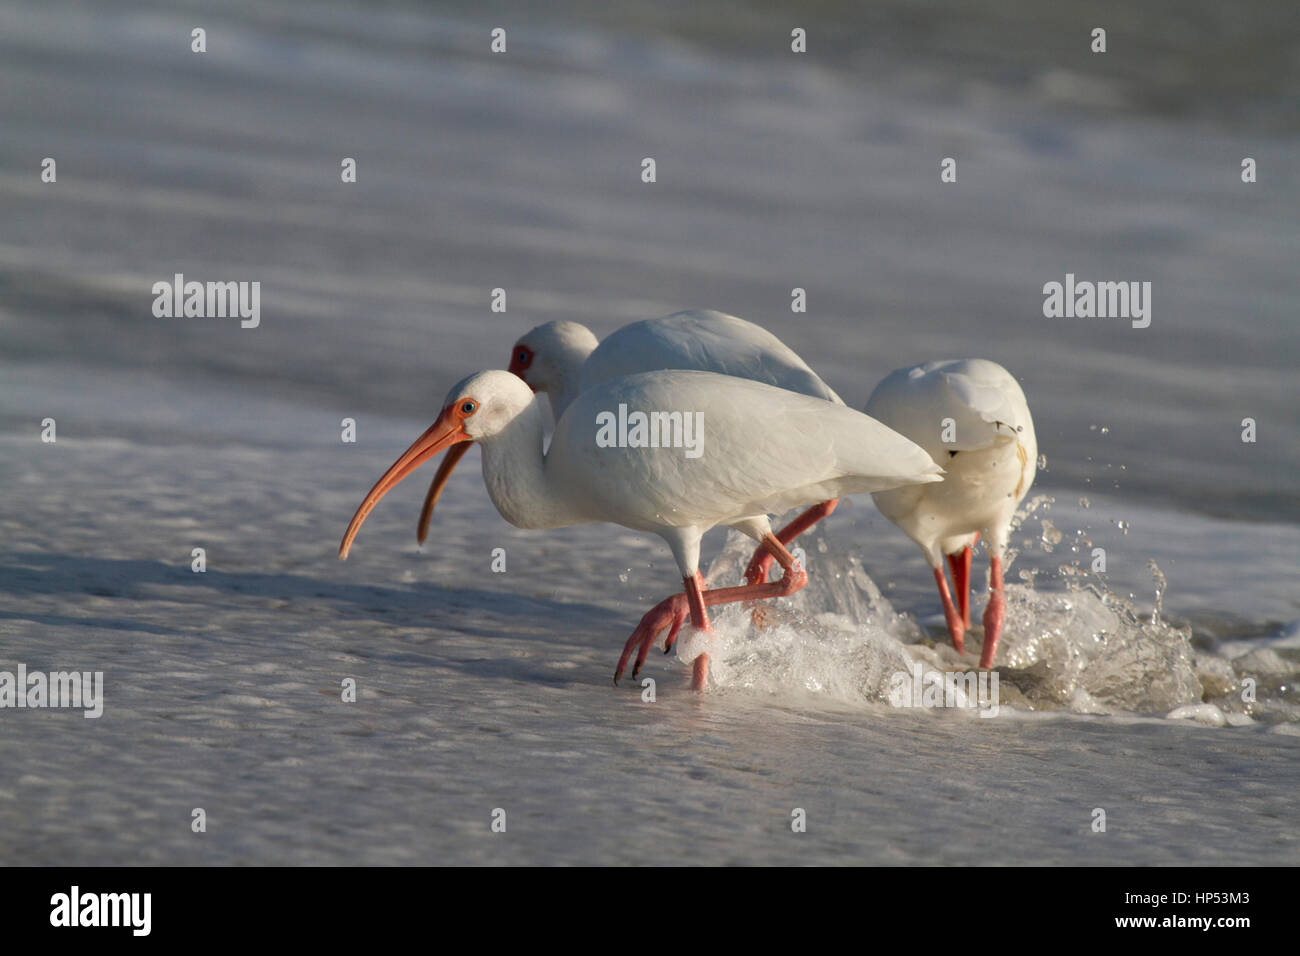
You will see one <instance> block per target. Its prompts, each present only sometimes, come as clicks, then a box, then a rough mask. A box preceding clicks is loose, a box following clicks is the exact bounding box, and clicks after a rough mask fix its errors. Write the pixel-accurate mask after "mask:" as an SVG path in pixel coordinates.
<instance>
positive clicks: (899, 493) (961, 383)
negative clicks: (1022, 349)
mask: <svg viewBox="0 0 1300 956" xmlns="http://www.w3.org/2000/svg"><path fill="white" fill-rule="evenodd" d="M866 412H867V414H868V415H871V416H872V417H873V418H876V419H878V420H879V421H881V422H883V423H884V424H886V425H888V426H890V427H891V428H893V429H895V430H896V431H898V432H900V433H901V434H903V435H905V436H907V437H908V438H910V439H911V440H912V441H914V442H916V443H917V444H918V445H920V446H921V447H922V448H924V449H925V450H926V452H928V453H929V455H930V456H931V458H933V459H934V461H935V462H936V463H938V464H939V465H941V466H942V467H943V468H944V470H945V472H946V474H945V476H944V481H943V482H942V483H941V484H931V485H912V486H910V487H906V488H897V489H893V490H887V491H882V492H878V493H876V494H874V495H873V496H872V497H873V499H874V500H875V502H876V506H877V507H878V508H879V509H880V511H881V513H882V514H883V515H884V516H885V517H886V518H888V519H889V520H890V521H892V522H894V524H896V525H898V526H899V527H900V528H902V530H903V531H904V532H906V533H907V535H908V536H909V537H911V538H912V540H914V541H915V542H916V543H917V544H918V545H920V547H921V549H922V550H923V551H925V552H926V556H927V558H928V559H929V561H930V564H931V566H932V567H939V565H940V562H941V560H942V557H943V555H945V554H954V553H956V552H958V551H960V550H962V548H964V547H966V546H967V545H969V544H971V543H972V542H973V541H974V538H975V533H976V532H982V533H983V534H984V535H985V540H986V546H987V547H989V548H990V549H991V550H993V551H995V553H998V554H1000V553H1001V552H1002V551H1003V550H1004V549H1005V547H1006V544H1007V540H1006V538H1007V534H1008V530H1009V526H1010V523H1011V518H1012V516H1013V515H1014V514H1015V510H1016V507H1017V506H1018V505H1019V503H1020V501H1021V500H1022V499H1023V498H1024V496H1025V494H1026V493H1027V492H1028V491H1029V488H1030V486H1031V485H1032V484H1033V482H1034V476H1035V473H1036V472H1037V469H1038V441H1037V438H1036V436H1035V434H1034V423H1033V419H1032V417H1031V416H1030V414H1029V404H1028V402H1027V401H1026V400H1025V395H1024V392H1023V390H1022V389H1021V388H1020V384H1019V383H1018V382H1017V381H1016V380H1015V378H1014V377H1013V376H1012V375H1011V373H1010V372H1008V371H1007V370H1006V369H1004V368H1003V367H1002V366H1000V365H998V364H997V363H995V362H990V361H988V360H986V359H955V360H948V361H938V362H927V363H925V364H923V365H917V366H914V367H912V368H904V369H899V370H897V371H895V372H892V373H891V374H890V375H888V376H887V377H886V378H885V379H884V381H882V382H881V383H880V384H879V385H878V386H877V387H876V389H875V391H874V392H873V393H872V395H871V398H870V399H869V400H868V401H867V405H866ZM945 438H951V439H952V440H951V441H945ZM954 452H955V454H953V453H954Z"/></svg>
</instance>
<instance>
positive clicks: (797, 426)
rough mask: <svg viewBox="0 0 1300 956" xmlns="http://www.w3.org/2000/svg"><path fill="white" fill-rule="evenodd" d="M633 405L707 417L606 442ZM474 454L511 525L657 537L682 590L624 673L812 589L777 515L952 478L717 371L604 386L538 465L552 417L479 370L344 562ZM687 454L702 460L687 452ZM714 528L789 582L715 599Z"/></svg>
mask: <svg viewBox="0 0 1300 956" xmlns="http://www.w3.org/2000/svg"><path fill="white" fill-rule="evenodd" d="M623 407H626V408H629V409H633V410H640V411H644V412H647V413H651V412H668V411H671V410H678V411H680V412H682V413H683V415H685V414H690V415H697V416H700V418H699V420H700V421H701V422H702V423H703V426H702V428H703V430H702V432H701V433H700V435H699V436H698V438H699V443H698V445H692V446H688V447H682V446H680V445H677V444H675V443H672V442H668V443H663V444H656V445H653V446H647V445H646V444H644V443H634V442H631V441H624V440H622V439H620V441H618V442H616V443H614V444H610V443H609V442H607V441H603V440H602V436H605V437H608V435H607V433H606V432H605V431H603V430H602V428H603V427H604V426H600V424H599V423H600V422H601V419H602V416H604V415H612V413H613V410H614V409H621V408H623ZM624 437H626V436H624ZM470 441H473V442H477V443H478V444H479V445H480V447H481V448H482V451H483V455H482V458H483V481H484V484H485V485H486V486H487V490H488V495H489V497H491V499H492V503H493V504H494V505H495V506H496V508H497V511H498V512H500V514H501V516H502V517H503V518H505V519H506V520H507V521H509V522H510V523H511V524H513V525H515V526H516V527H519V528H535V529H544V528H560V527H566V526H569V525H575V524H587V523H593V522H602V521H607V522H612V523H615V524H620V525H623V526H624V527H627V528H632V529H634V530H638V531H648V532H652V533H654V534H657V535H659V537H661V538H663V540H664V541H665V543H667V544H668V546H669V548H670V549H671V550H672V552H673V557H674V558H675V559H676V561H677V565H678V568H679V570H680V571H681V574H682V580H683V584H684V586H685V591H684V593H682V594H678V595H674V596H673V597H671V598H669V599H667V600H666V601H664V602H661V603H660V604H659V605H657V606H656V607H655V608H653V609H652V610H651V612H650V613H649V614H647V615H645V617H643V619H642V622H641V624H640V626H638V628H637V630H636V631H635V632H634V634H633V636H632V638H630V639H629V640H628V642H627V644H626V645H625V646H624V653H623V657H622V659H621V660H620V664H619V671H620V674H621V671H622V669H623V668H624V667H625V666H626V663H627V659H628V657H630V655H631V653H632V651H633V650H634V649H637V648H640V650H641V654H640V657H639V658H638V660H639V661H643V660H644V658H645V652H646V651H647V650H648V648H649V646H650V645H651V644H653V643H654V641H655V638H656V637H657V636H658V634H659V633H660V632H662V631H663V630H664V629H665V628H670V629H671V638H675V637H676V633H677V631H678V629H680V627H681V626H682V625H683V624H684V622H685V620H686V619H687V618H688V617H689V618H690V619H691V621H692V624H693V625H694V626H696V627H699V628H701V629H706V630H707V629H708V626H709V622H708V616H707V613H706V610H705V609H706V608H707V607H710V606H714V605H717V604H723V603H728V602H731V601H744V600H761V599H764V598H772V597H779V596H782V595H787V594H792V593H794V592H795V591H797V590H798V589H799V588H800V587H802V586H803V585H804V583H805V582H806V580H807V576H806V575H805V574H804V572H803V570H802V569H801V568H799V567H798V566H797V565H796V564H795V563H794V560H793V558H792V557H791V556H790V553H789V552H788V551H787V550H786V549H785V546H784V545H783V544H782V543H781V541H780V540H779V539H778V538H777V536H776V535H774V534H773V533H772V528H771V525H770V524H769V522H768V518H767V516H768V514H771V513H776V512H782V511H787V510H789V509H791V508H795V507H806V506H808V505H810V504H814V503H817V502H823V501H827V500H829V499H833V498H838V497H840V496H841V495H843V494H852V493H861V492H873V491H879V490H884V489H889V488H897V487H900V486H902V485H906V484H912V483H932V482H938V481H941V480H942V469H941V468H940V467H939V466H938V465H936V464H935V463H934V462H933V461H932V460H931V459H930V456H929V455H927V454H926V452H925V451H924V450H922V449H921V448H920V447H918V446H917V445H916V444H915V443H913V442H911V441H909V440H908V439H906V438H904V437H903V436H901V435H899V434H897V433H896V432H894V431H892V430H891V429H889V428H886V427H885V426H884V425H881V424H880V423H879V422H877V421H875V420H874V419H872V418H870V417H869V416H867V415H864V414H862V413H861V412H856V411H853V410H852V409H849V408H846V407H845V406H843V405H834V404H831V403H829V402H826V401H824V400H822V399H818V398H811V397H809V396H806V395H799V394H796V393H794V392H789V391H785V390H783V389H779V388H774V387H772V386H769V385H763V384H760V383H758V382H754V381H750V380H747V379H740V378H733V377H730V376H725V375H718V374H714V373H710V372H694V371H660V372H649V373H643V374H639V375H631V376H627V377H624V378H620V379H615V380H613V381H611V382H605V383H601V384H599V385H595V386H593V387H591V388H589V389H587V390H586V391H584V392H583V393H582V395H581V396H579V397H578V398H577V399H575V400H574V402H573V403H572V404H571V405H570V407H569V408H568V409H567V410H566V411H565V412H564V413H563V415H562V416H561V417H560V420H559V422H557V424H556V428H555V433H554V435H553V436H552V439H551V444H550V448H549V449H548V450H547V451H546V452H543V451H542V414H541V411H540V409H539V407H538V404H537V400H536V399H535V398H534V396H533V394H532V392H531V390H530V389H529V388H528V386H527V385H526V384H525V383H524V382H522V381H521V380H520V379H519V378H518V377H517V376H515V375H513V374H511V373H509V372H505V371H488V372H479V373H478V374H476V375H471V376H470V377H469V378H467V379H465V380H464V381H463V382H461V383H459V384H458V385H457V386H456V387H454V388H453V389H452V390H451V392H450V393H449V394H448V396H447V401H446V402H445V404H444V406H443V409H442V412H441V413H440V414H439V416H438V419H437V421H435V422H434V424H433V425H432V426H431V427H430V428H429V429H428V430H427V431H426V432H425V433H424V434H423V435H421V436H420V437H419V438H418V439H417V440H416V441H415V442H414V443H413V444H412V445H411V447H410V448H408V449H407V450H406V451H405V452H404V453H403V454H402V456H401V457H400V458H398V460H397V461H396V462H394V463H393V465H392V467H390V468H389V469H388V471H387V472H385V473H384V475H383V477H381V478H380V479H379V481H378V482H376V483H375V486H374V487H373V488H372V489H371V490H370V493H369V494H367V495H366V497H365V500H363V501H362V503H361V505H360V507H358V508H357V511H356V514H355V515H354V516H353V518H352V521H351V523H350V524H349V525H348V529H347V533H346V534H345V535H344V538H343V543H342V544H341V545H340V547H339V556H340V557H342V558H346V557H347V555H348V551H349V549H350V547H351V545H352V542H353V540H354V539H355V538H356V535H357V532H358V531H359V530H360V528H361V524H362V522H363V521H364V520H365V518H366V516H367V515H368V514H369V513H370V511H371V510H372V509H373V508H374V507H375V505H376V504H377V503H378V502H379V500H380V499H381V498H382V497H383V496H384V495H385V494H387V493H388V492H389V491H390V490H391V489H392V488H393V487H395V486H396V485H397V484H398V482H400V481H401V480H402V479H403V478H405V477H406V476H407V475H409V474H411V472H413V471H414V470H415V469H416V468H418V467H419V465H420V464H421V463H423V462H424V461H427V460H428V459H429V458H431V457H432V456H433V455H435V454H437V452H438V451H439V450H442V449H447V448H459V447H460V446H461V444H462V443H465V442H470ZM692 450H693V451H695V452H698V454H687V452H690V451H692ZM717 525H728V526H730V527H732V528H735V529H737V530H738V531H741V532H742V533H744V534H746V535H748V536H750V537H751V538H754V539H755V540H756V541H758V542H759V543H760V544H761V545H762V546H763V547H764V548H765V549H766V550H767V551H768V552H769V553H770V554H772V555H773V557H774V558H775V560H776V561H777V562H778V563H779V564H780V565H781V567H782V569H783V570H784V572H785V574H784V576H783V578H782V579H781V581H778V582H772V583H770V584H768V583H759V584H752V583H751V584H748V585H745V586H742V587H736V588H721V589H715V590H712V591H707V590H705V589H704V587H703V583H702V581H701V579H700V577H699V553H700V540H701V538H703V536H704V534H705V532H707V531H708V530H709V529H710V528H713V527H716V526H717ZM669 643H671V640H670V642H669ZM637 666H638V668H639V667H640V664H639V663H638V665H637ZM694 670H695V674H694V679H693V682H692V686H694V687H696V688H697V689H702V688H703V686H704V684H705V681H706V679H707V673H708V659H707V656H705V657H704V658H703V659H698V658H697V661H696V663H695V667H694Z"/></svg>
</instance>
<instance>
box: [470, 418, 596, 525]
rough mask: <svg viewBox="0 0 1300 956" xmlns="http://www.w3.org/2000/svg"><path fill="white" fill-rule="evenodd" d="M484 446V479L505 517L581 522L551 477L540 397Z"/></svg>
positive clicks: (546, 522)
mask: <svg viewBox="0 0 1300 956" xmlns="http://www.w3.org/2000/svg"><path fill="white" fill-rule="evenodd" d="M479 444H480V445H481V446H482V449H483V483H484V484H485V485H486V486H487V491H488V497H490V498H491V499H492V504H494V505H495V506H496V509H497V511H499V512H500V513H501V517H503V518H505V519H506V520H507V521H509V522H510V523H511V524H512V525H514V526H515V527H516V528H561V527H564V526H566V525H571V524H578V523H579V522H580V520H581V519H579V518H577V517H576V516H574V515H572V514H570V512H569V509H568V508H566V506H565V504H564V500H563V498H562V497H561V496H558V495H556V494H555V493H554V491H553V489H552V488H551V486H550V482H549V480H548V474H547V469H546V456H545V455H544V454H543V452H542V414H541V411H540V409H539V408H538V405H537V402H536V400H534V401H532V402H530V403H529V404H528V406H527V407H526V408H525V409H524V410H523V411H522V412H520V413H519V414H518V415H516V416H515V417H514V419H513V420H512V421H511V422H510V424H509V425H507V426H506V427H505V428H504V429H502V430H501V431H500V432H498V433H497V434H495V435H493V436H492V437H491V438H486V439H479Z"/></svg>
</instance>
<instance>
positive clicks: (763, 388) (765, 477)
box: [547, 371, 941, 530]
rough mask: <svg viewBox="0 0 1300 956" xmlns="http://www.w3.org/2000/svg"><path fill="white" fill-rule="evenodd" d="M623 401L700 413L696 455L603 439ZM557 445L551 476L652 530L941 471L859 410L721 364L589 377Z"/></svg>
mask: <svg viewBox="0 0 1300 956" xmlns="http://www.w3.org/2000/svg"><path fill="white" fill-rule="evenodd" d="M620 405H622V406H626V411H627V414H628V415H629V416H630V415H631V413H633V412H645V413H649V412H665V413H666V412H679V413H683V416H687V415H689V416H691V422H692V426H693V427H694V423H695V422H696V421H697V420H701V421H702V431H701V432H700V434H701V435H702V436H703V437H702V442H701V443H700V445H699V447H698V451H699V455H698V457H688V456H687V454H686V451H687V449H686V448H683V447H660V448H648V447H640V448H626V447H624V448H611V447H600V446H599V445H598V441H597V438H598V435H599V433H600V431H599V429H600V426H599V418H598V416H602V414H604V415H606V416H610V415H612V416H618V414H619V406H620ZM696 413H699V416H701V418H700V419H697V418H696ZM684 420H685V418H683V421H684ZM605 421H606V422H608V421H609V418H608V417H606V418H605ZM551 448H552V450H553V451H552V453H550V454H548V458H547V468H548V471H549V472H551V474H552V477H553V480H556V481H559V482H562V483H565V484H569V485H573V486H575V488H576V489H578V490H580V492H581V493H582V494H584V495H585V496H586V497H587V500H588V501H590V502H592V503H593V505H594V506H595V507H596V508H597V509H599V510H602V511H603V512H604V513H605V514H607V515H609V516H610V517H609V520H615V521H618V522H619V523H622V524H629V525H630V526H631V527H644V528H646V529H648V530H650V529H653V528H654V527H655V526H663V525H667V526H670V527H686V526H702V527H711V526H713V525H715V524H722V523H726V522H727V521H729V520H732V519H738V518H741V517H746V516H751V515H757V514H771V513H779V512H782V511H786V510H788V509H790V508H793V507H797V506H801V505H809V504H813V503H815V502H818V501H824V500H826V499H829V498H835V497H839V496H840V495H842V494H851V493H855V492H866V491H880V490H885V489H888V488H897V487H900V486H902V485H907V484H913V483H917V482H930V481H939V480H941V469H940V468H939V467H938V466H937V465H935V463H934V462H933V461H932V460H931V457H930V456H929V455H928V454H927V453H926V452H925V451H924V450H923V449H922V448H920V447H918V446H917V445H916V444H915V443H913V442H911V441H909V440H908V439H906V438H904V437H903V436H901V435H899V434H898V433H897V432H895V431H893V430H891V429H889V428H887V427H885V426H884V425H882V424H881V423H880V422H878V421H875V420H874V419H872V418H870V417H868V416H866V415H864V414H862V413H861V412H857V411H854V410H853V409H851V408H847V407H845V406H844V405H834V404H831V403H829V402H827V401H825V400H824V399H820V398H812V397H810V396H806V395H800V394H796V393H794V392H790V391H787V390H784V389H780V388H776V387H774V386H771V385H765V384H762V383H759V382H754V381H749V380H746V379H742V378H735V377H731V376H726V375H719V374H716V373H711V372H697V371H661V372H650V373H643V374H639V375H632V376H628V377H625V378H619V379H615V380H613V381H611V382H606V383H603V384H600V385H596V386H594V387H592V388H589V389H587V390H586V391H585V392H583V394H582V395H581V396H579V397H578V398H577V399H576V400H575V401H574V402H573V403H572V404H571V405H570V406H569V408H568V409H567V410H566V411H565V413H564V415H563V416H562V418H561V419H560V422H559V424H558V425H557V426H556V430H555V437H554V439H553V440H552V444H551ZM555 449H559V453H558V454H555V453H554V450H555ZM614 516H617V517H614ZM629 517H631V518H632V521H631V522H630V521H629V520H628V519H629Z"/></svg>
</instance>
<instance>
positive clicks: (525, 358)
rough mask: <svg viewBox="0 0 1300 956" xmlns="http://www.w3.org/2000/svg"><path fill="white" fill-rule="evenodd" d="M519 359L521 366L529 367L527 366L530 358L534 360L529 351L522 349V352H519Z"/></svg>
mask: <svg viewBox="0 0 1300 956" xmlns="http://www.w3.org/2000/svg"><path fill="white" fill-rule="evenodd" d="M518 358H519V364H520V365H527V364H528V360H529V359H530V358H532V356H531V355H529V354H528V350H527V349H520V350H519V355H518Z"/></svg>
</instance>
